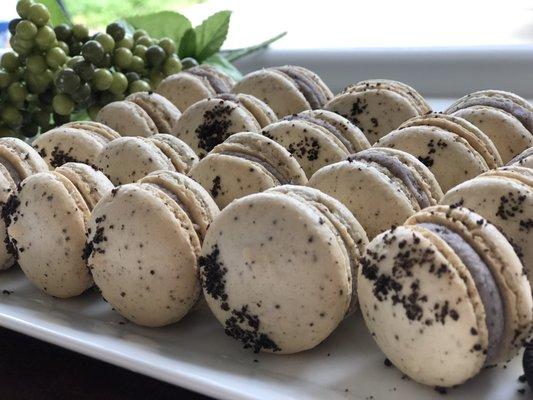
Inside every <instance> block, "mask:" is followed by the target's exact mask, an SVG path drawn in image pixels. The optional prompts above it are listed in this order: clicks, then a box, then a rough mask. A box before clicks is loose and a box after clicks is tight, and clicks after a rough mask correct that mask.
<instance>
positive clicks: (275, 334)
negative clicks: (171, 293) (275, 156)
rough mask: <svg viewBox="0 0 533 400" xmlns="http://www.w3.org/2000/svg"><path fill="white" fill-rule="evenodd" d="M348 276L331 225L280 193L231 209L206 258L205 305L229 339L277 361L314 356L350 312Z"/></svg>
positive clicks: (214, 228)
mask: <svg viewBox="0 0 533 400" xmlns="http://www.w3.org/2000/svg"><path fill="white" fill-rule="evenodd" d="M308 190H309V189H308ZM311 267H312V268H311ZM350 271H351V270H350V260H349V254H348V251H347V249H346V247H345V244H344V242H343V241H342V238H341V236H340V234H339V232H338V231H337V230H336V228H335V227H334V225H333V224H332V223H331V222H330V220H329V219H328V217H326V215H325V214H323V213H322V212H321V211H319V209H318V208H316V207H314V206H313V205H312V204H311V203H308V202H306V201H305V200H304V199H298V198H296V197H293V196H289V195H286V194H282V193H277V192H275V190H274V191H273V192H268V191H267V192H264V193H258V194H253V195H250V196H246V197H243V198H241V199H238V200H235V201H234V202H232V203H231V204H230V205H229V206H228V207H226V208H225V209H224V210H223V211H222V212H221V213H220V215H219V217H218V218H217V219H215V221H214V222H213V223H212V224H211V227H210V229H209V231H208V232H207V236H206V239H205V241H204V244H203V247H202V257H201V258H200V272H201V279H202V286H203V289H204V294H205V297H206V300H207V303H208V305H209V306H210V308H211V310H212V311H213V313H214V314H215V316H216V317H217V319H218V320H219V321H220V322H221V323H222V324H223V325H224V326H225V329H226V333H227V334H229V335H231V336H233V337H234V338H236V339H238V340H240V341H241V342H242V343H243V344H244V346H245V347H247V348H252V349H253V350H254V351H267V352H275V353H296V352H299V351H303V350H306V349H309V348H312V347H314V346H316V345H317V344H319V343H320V342H321V341H323V340H324V339H325V338H326V337H327V336H328V335H329V334H330V333H331V332H332V331H333V329H335V328H336V327H337V325H338V324H339V323H340V321H342V319H343V318H344V316H345V314H346V313H347V311H348V309H349V306H350V298H351V290H352V285H351V279H350V278H351V276H350V275H351V272H350Z"/></svg>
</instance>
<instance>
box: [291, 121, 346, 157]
mask: <svg viewBox="0 0 533 400" xmlns="http://www.w3.org/2000/svg"><path fill="white" fill-rule="evenodd" d="M282 121H307V122H311V123H312V124H315V125H318V126H320V127H322V128H324V129H326V130H327V131H328V132H330V133H331V134H332V135H333V136H335V137H336V138H337V139H339V141H340V142H341V143H342V144H343V145H344V147H346V149H347V150H348V151H349V152H353V151H354V149H353V146H352V144H351V143H350V141H348V140H347V139H346V138H345V137H344V135H343V134H342V131H341V130H340V129H338V128H337V127H336V126H335V125H333V124H330V123H329V122H327V121H325V120H323V119H320V118H315V117H311V116H308V115H300V114H295V115H288V116H286V117H285V118H283V119H282Z"/></svg>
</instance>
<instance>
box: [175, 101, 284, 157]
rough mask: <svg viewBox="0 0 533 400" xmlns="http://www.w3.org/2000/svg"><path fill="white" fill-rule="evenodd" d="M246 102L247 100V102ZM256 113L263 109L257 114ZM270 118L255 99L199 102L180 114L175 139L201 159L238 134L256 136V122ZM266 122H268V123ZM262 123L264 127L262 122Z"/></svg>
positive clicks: (270, 112) (267, 112)
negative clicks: (231, 136)
mask: <svg viewBox="0 0 533 400" xmlns="http://www.w3.org/2000/svg"><path fill="white" fill-rule="evenodd" d="M248 100H249V98H248ZM258 109H262V110H263V111H262V112H259V111H258ZM267 114H268V115H271V117H272V120H274V121H275V120H276V118H275V115H274V114H273V113H272V110H270V108H269V107H268V106H267V105H266V104H264V103H263V102H261V101H260V100H258V99H254V100H253V103H252V101H251V100H250V101H241V99H240V98H239V97H238V96H237V97H234V96H226V95H223V96H222V97H220V98H208V99H204V100H200V101H198V102H197V103H195V104H193V105H192V106H190V107H189V108H188V109H187V110H185V112H184V113H183V114H182V116H181V118H180V119H179V121H178V125H177V128H176V132H177V136H178V137H179V138H180V139H181V140H183V141H184V142H185V143H187V144H188V145H189V146H190V147H191V148H192V149H193V150H194V151H195V153H196V154H197V155H198V156H199V157H200V158H203V157H205V155H206V154H207V153H209V152H210V151H211V150H213V148H214V147H215V146H216V145H217V144H220V143H222V142H223V141H224V140H226V139H227V138H228V137H229V136H230V135H232V134H234V133H237V132H259V131H260V130H261V128H262V127H263V125H261V124H260V123H259V120H258V119H257V118H256V116H258V117H259V119H262V118H263V117H265V115H267ZM265 121H270V119H267V120H265ZM265 121H263V123H264V122H265Z"/></svg>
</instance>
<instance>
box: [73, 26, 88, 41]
mask: <svg viewBox="0 0 533 400" xmlns="http://www.w3.org/2000/svg"><path fill="white" fill-rule="evenodd" d="M72 34H73V35H74V37H75V38H76V39H78V40H83V39H87V38H88V37H89V29H88V28H87V27H86V26H85V25H82V24H74V25H72Z"/></svg>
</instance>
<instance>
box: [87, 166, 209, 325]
mask: <svg viewBox="0 0 533 400" xmlns="http://www.w3.org/2000/svg"><path fill="white" fill-rule="evenodd" d="M217 213H218V208H217V206H216V204H215V203H214V201H213V200H212V199H211V197H210V196H209V194H208V193H207V192H206V191H205V190H204V189H203V188H202V187H201V186H200V185H199V184H198V183H196V182H194V181H193V180H192V179H190V178H188V177H187V176H185V175H183V174H180V173H177V172H170V171H157V172H154V173H153V174H150V175H148V176H146V177H145V178H143V179H141V180H140V181H139V182H138V183H131V184H126V185H123V186H119V187H117V188H116V189H114V190H113V191H112V192H111V193H109V194H108V195H107V196H105V197H104V198H103V199H102V200H101V201H100V203H98V205H97V207H96V208H95V209H94V210H93V213H92V216H91V219H90V221H89V225H88V232H89V234H88V238H87V245H86V247H85V253H84V256H85V257H86V258H87V264H88V266H89V269H90V270H91V273H92V276H93V278H94V282H95V284H96V286H97V287H98V288H99V289H100V291H101V293H102V296H103V297H104V299H106V300H107V301H108V302H109V303H110V304H111V305H112V306H113V307H114V308H115V310H116V311H117V312H119V313H120V314H121V315H122V316H124V317H125V318H127V319H129V320H130V321H132V322H135V323H136V324H139V325H143V326H150V327H158V326H164V325H168V324H171V323H173V322H176V321H179V320H180V319H181V318H182V317H183V316H185V315H186V314H187V313H188V312H189V310H190V309H191V307H193V305H194V304H195V303H196V302H197V300H198V299H199V296H200V295H201V288H200V282H199V279H198V269H197V257H198V256H199V254H200V246H201V243H202V240H203V238H204V236H205V234H206V230H207V227H208V226H209V224H210V223H211V222H212V220H213V219H214V218H215V216H216V215H217Z"/></svg>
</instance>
